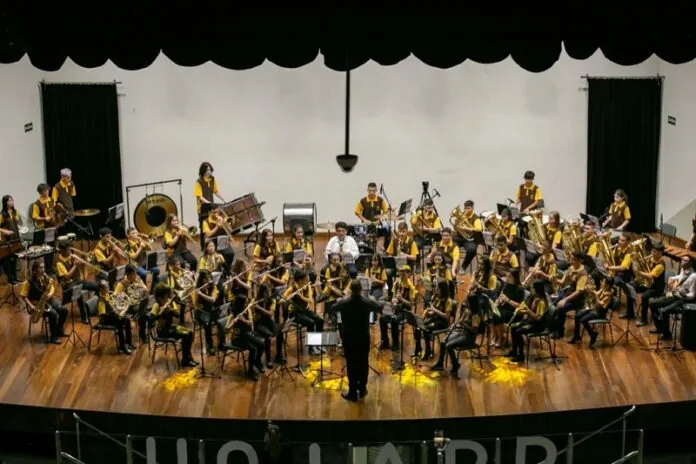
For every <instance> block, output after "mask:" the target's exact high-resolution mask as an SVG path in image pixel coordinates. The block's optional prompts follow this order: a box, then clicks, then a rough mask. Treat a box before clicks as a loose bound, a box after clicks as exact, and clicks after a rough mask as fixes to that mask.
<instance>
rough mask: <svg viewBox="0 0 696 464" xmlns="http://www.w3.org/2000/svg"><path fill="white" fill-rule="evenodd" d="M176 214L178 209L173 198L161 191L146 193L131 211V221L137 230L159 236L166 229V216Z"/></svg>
mask: <svg viewBox="0 0 696 464" xmlns="http://www.w3.org/2000/svg"><path fill="white" fill-rule="evenodd" d="M170 214H173V215H175V216H176V215H177V214H179V211H178V209H177V207H176V203H174V200H172V199H171V198H169V197H168V196H167V195H163V194H161V193H153V194H152V195H147V196H146V197H145V198H143V199H142V200H140V203H138V206H136V207H135V212H134V213H133V223H134V224H135V228H136V229H138V232H141V233H143V234H146V235H150V234H152V235H154V236H155V237H161V236H163V235H164V230H165V229H166V226H167V225H166V223H167V216H169V215H170Z"/></svg>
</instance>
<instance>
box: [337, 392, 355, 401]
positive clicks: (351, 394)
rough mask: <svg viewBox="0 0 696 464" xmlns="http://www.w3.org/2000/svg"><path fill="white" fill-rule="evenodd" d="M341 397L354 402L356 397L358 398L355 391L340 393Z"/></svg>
mask: <svg viewBox="0 0 696 464" xmlns="http://www.w3.org/2000/svg"><path fill="white" fill-rule="evenodd" d="M341 397H342V398H343V399H344V400H348V401H352V402H356V401H358V399H359V398H358V394H357V393H354V392H348V393H341Z"/></svg>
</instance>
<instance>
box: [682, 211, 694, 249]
mask: <svg viewBox="0 0 696 464" xmlns="http://www.w3.org/2000/svg"><path fill="white" fill-rule="evenodd" d="M691 227H692V228H693V229H692V231H691V237H689V240H687V242H686V243H685V244H684V248H685V249H686V250H690V251H696V213H694V218H693V219H692V220H691Z"/></svg>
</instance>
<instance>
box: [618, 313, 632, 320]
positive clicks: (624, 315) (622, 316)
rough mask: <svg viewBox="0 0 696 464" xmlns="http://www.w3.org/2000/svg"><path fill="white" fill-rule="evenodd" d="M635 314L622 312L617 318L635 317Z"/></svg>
mask: <svg viewBox="0 0 696 464" xmlns="http://www.w3.org/2000/svg"><path fill="white" fill-rule="evenodd" d="M635 318H636V316H634V315H633V314H628V313H623V314H622V315H620V316H619V319H635Z"/></svg>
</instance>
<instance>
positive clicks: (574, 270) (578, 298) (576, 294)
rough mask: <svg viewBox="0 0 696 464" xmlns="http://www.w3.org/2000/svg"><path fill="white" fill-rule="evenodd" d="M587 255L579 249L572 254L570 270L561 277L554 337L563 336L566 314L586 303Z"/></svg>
mask: <svg viewBox="0 0 696 464" xmlns="http://www.w3.org/2000/svg"><path fill="white" fill-rule="evenodd" d="M584 257H585V255H584V254H583V253H581V252H579V251H576V252H574V253H573V254H572V255H570V258H569V264H570V266H569V267H568V270H567V271H566V272H565V274H564V275H563V279H561V282H560V287H561V290H560V291H559V296H560V297H561V299H560V300H559V301H558V302H557V303H556V320H557V324H556V328H555V330H554V332H553V334H552V337H553V338H562V337H563V334H564V332H565V321H566V314H567V313H568V312H570V311H579V310H581V309H583V308H584V305H585V286H586V285H587V270H586V269H585V265H584V263H583V259H584Z"/></svg>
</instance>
